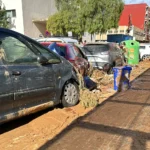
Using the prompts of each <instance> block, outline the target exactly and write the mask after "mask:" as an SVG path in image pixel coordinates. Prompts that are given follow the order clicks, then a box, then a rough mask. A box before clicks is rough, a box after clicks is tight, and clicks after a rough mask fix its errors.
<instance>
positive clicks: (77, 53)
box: [73, 46, 83, 58]
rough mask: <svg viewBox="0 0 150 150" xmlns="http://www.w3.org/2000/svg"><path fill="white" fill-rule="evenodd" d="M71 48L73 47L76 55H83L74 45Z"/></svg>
mask: <svg viewBox="0 0 150 150" xmlns="http://www.w3.org/2000/svg"><path fill="white" fill-rule="evenodd" d="M73 48H74V50H75V53H76V56H77V57H81V58H83V55H82V54H81V52H80V50H79V48H78V47H76V46H73Z"/></svg>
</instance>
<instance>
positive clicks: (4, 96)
mask: <svg viewBox="0 0 150 150" xmlns="http://www.w3.org/2000/svg"><path fill="white" fill-rule="evenodd" d="M0 36H1V35H0ZM3 54H4V53H3V49H2V48H1V47H0V122H1V121H2V120H4V119H6V118H5V117H6V115H7V114H9V113H11V112H12V111H13V99H14V90H13V86H12V80H11V77H10V73H9V71H8V69H7V66H6V65H4V64H3V61H2V59H3V57H4V55H3Z"/></svg>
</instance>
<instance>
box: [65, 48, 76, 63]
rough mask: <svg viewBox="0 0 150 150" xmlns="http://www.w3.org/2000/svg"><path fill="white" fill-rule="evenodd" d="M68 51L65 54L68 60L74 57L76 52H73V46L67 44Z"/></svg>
mask: <svg viewBox="0 0 150 150" xmlns="http://www.w3.org/2000/svg"><path fill="white" fill-rule="evenodd" d="M68 48H69V51H67V56H68V59H69V60H74V59H75V58H76V54H75V50H74V48H73V46H71V45H70V46H69V47H68Z"/></svg>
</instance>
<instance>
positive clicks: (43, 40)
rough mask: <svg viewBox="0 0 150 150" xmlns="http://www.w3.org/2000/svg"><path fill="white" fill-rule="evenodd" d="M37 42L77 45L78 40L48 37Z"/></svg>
mask: <svg viewBox="0 0 150 150" xmlns="http://www.w3.org/2000/svg"><path fill="white" fill-rule="evenodd" d="M37 41H38V42H58V43H71V44H78V40H76V39H72V38H69V37H49V38H39V39H37Z"/></svg>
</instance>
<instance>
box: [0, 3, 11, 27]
mask: <svg viewBox="0 0 150 150" xmlns="http://www.w3.org/2000/svg"><path fill="white" fill-rule="evenodd" d="M6 13H7V12H6V9H5V7H2V1H1V0H0V27H3V28H9V24H10V23H9V22H8V17H7V15H6Z"/></svg>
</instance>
